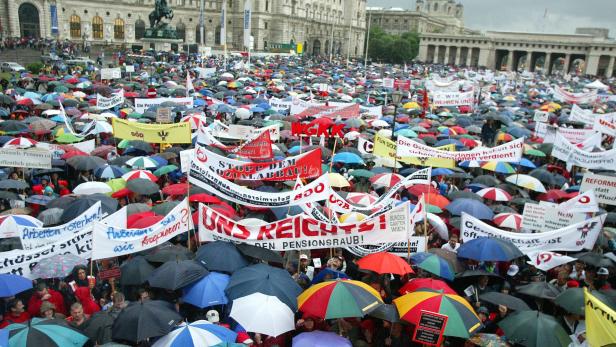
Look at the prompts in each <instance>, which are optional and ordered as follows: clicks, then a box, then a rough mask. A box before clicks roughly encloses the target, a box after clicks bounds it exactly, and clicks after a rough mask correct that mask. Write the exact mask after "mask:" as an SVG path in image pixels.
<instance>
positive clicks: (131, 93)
mask: <svg viewBox="0 0 616 347" xmlns="http://www.w3.org/2000/svg"><path fill="white" fill-rule="evenodd" d="M124 97H126V98H138V97H139V93H135V92H126V93H124Z"/></svg>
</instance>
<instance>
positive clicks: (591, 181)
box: [580, 172, 616, 206]
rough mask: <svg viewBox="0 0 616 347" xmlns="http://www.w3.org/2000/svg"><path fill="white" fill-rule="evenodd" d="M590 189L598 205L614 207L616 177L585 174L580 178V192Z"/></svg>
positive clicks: (615, 203)
mask: <svg viewBox="0 0 616 347" xmlns="http://www.w3.org/2000/svg"><path fill="white" fill-rule="evenodd" d="M591 189H592V190H593V191H594V192H595V197H596V198H597V202H598V203H600V204H606V205H612V206H614V205H616V177H613V176H605V175H597V174H594V173H592V172H585V173H584V177H582V183H581V185H580V192H586V191H589V190H591Z"/></svg>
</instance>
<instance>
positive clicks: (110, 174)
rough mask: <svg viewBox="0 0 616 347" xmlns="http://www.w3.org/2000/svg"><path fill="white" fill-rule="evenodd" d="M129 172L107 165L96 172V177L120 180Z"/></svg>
mask: <svg viewBox="0 0 616 347" xmlns="http://www.w3.org/2000/svg"><path fill="white" fill-rule="evenodd" d="M126 172H127V171H126V170H125V169H124V168H121V167H119V166H116V165H105V166H101V167H98V168H96V170H94V176H96V177H98V178H118V177H122V175H124V174H125V173H126Z"/></svg>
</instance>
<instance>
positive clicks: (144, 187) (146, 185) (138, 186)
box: [126, 178, 160, 195]
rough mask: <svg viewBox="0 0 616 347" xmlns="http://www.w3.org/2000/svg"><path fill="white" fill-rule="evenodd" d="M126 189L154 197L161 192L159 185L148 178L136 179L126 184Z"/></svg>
mask: <svg viewBox="0 0 616 347" xmlns="http://www.w3.org/2000/svg"><path fill="white" fill-rule="evenodd" d="M126 188H128V190H130V191H131V192H135V193H137V194H141V195H152V194H155V193H158V191H159V190H160V189H159V187H158V184H156V183H154V182H152V181H150V180H149V179H146V178H135V179H132V180H130V181H128V182H127V183H126Z"/></svg>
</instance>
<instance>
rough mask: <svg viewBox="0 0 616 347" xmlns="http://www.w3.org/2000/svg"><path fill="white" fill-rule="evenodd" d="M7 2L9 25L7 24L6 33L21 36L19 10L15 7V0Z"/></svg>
mask: <svg viewBox="0 0 616 347" xmlns="http://www.w3.org/2000/svg"><path fill="white" fill-rule="evenodd" d="M7 3H8V15H7V17H8V18H9V25H8V33H9V35H10V36H12V37H19V36H21V34H20V32H19V12H18V8H17V4H16V1H7Z"/></svg>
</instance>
